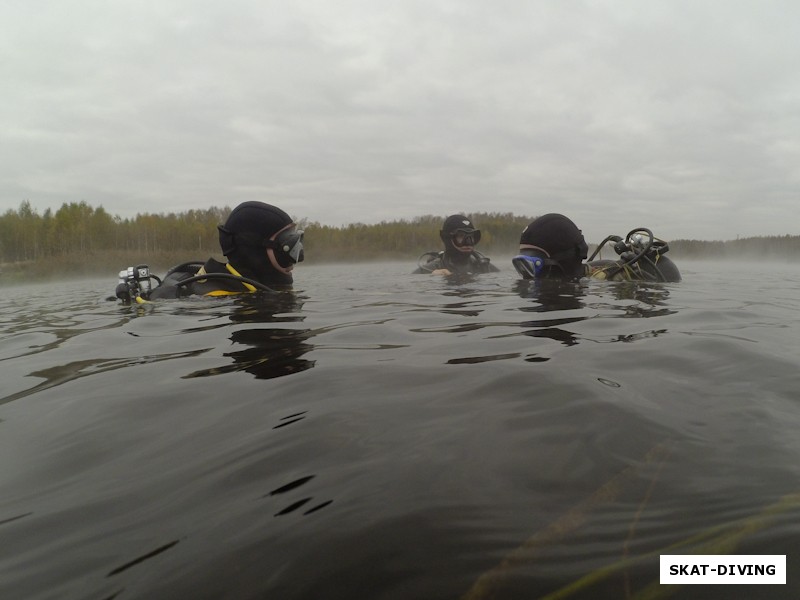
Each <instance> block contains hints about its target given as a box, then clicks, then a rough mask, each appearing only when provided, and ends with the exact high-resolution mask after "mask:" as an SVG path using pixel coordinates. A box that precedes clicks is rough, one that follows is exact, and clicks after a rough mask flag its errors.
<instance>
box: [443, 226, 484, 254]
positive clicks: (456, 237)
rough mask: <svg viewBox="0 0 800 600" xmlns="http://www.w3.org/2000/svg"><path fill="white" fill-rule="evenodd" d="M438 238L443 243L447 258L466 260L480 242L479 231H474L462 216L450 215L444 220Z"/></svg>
mask: <svg viewBox="0 0 800 600" xmlns="http://www.w3.org/2000/svg"><path fill="white" fill-rule="evenodd" d="M439 237H441V238H442V241H443V242H444V251H445V253H446V254H447V255H448V256H451V257H454V258H458V257H464V258H465V259H466V258H468V257H469V256H470V255H471V254H472V251H473V250H475V246H477V245H478V242H479V241H480V240H481V230H480V229H475V227H474V226H473V225H472V221H470V220H469V219H468V218H467V217H465V216H464V215H450V216H449V217H447V219H445V221H444V225H442V229H441V231H439Z"/></svg>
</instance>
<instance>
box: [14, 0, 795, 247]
mask: <svg viewBox="0 0 800 600" xmlns="http://www.w3.org/2000/svg"><path fill="white" fill-rule="evenodd" d="M798 23H800V2H797V1H796V0H770V1H767V2H755V1H750V0H748V1H740V0H719V1H711V0H663V1H659V0H650V1H648V2H637V1H634V0H625V1H623V0H617V1H610V0H595V1H591V0H549V1H543V0H535V1H525V0H493V1H492V2H487V1H485V0H453V1H450V0H435V1H434V2H431V1H429V0H395V1H381V0H337V1H336V2H331V1H330V0H291V1H281V2H277V1H268V0H252V1H251V0H227V1H225V2H221V1H219V0H208V1H202V0H146V1H145V0H126V1H122V0H43V1H37V0H2V2H0V136H1V137H0V212H5V211H6V210H8V209H17V208H18V207H19V205H20V203H21V202H22V201H23V200H29V201H30V203H31V205H32V206H33V207H34V208H35V209H36V210H38V211H39V212H40V213H41V212H43V211H44V210H45V209H46V208H53V209H57V208H58V207H59V206H61V204H62V203H64V202H78V201H82V200H84V201H86V202H88V203H89V204H91V205H93V206H99V205H102V206H103V207H104V208H105V209H106V210H107V211H108V212H110V213H112V214H117V215H120V216H123V217H128V216H133V215H135V214H136V213H138V212H171V211H184V210H188V209H190V208H207V207H209V206H212V205H216V206H224V205H229V206H234V205H236V204H237V203H238V202H241V201H244V200H263V201H265V202H270V203H273V204H276V205H278V206H280V207H282V208H283V209H284V210H286V211H287V212H289V213H290V214H291V215H293V216H295V217H298V218H302V217H305V218H308V219H309V220H312V221H320V222H323V223H328V224H333V225H341V224H344V223H350V222H364V223H376V222H379V221H382V220H393V219H398V218H411V217H414V216H418V215H425V214H433V215H442V216H444V215H447V214H451V213H456V212H467V213H469V212H472V211H476V212H477V211H482V212H495V211H498V212H513V213H515V214H519V215H538V214H544V213H546V212H562V213H564V214H566V215H568V216H569V217H571V218H572V219H573V220H574V221H575V222H576V223H577V224H578V226H579V227H581V228H582V229H583V230H584V233H585V234H586V237H587V239H588V240H589V241H594V242H598V241H600V239H602V238H603V237H605V236H606V235H607V234H610V233H616V234H620V235H624V234H625V233H627V231H628V230H629V229H632V228H634V227H637V226H647V227H650V228H651V229H653V230H654V233H656V235H659V236H661V237H664V238H667V239H676V238H700V239H732V238H735V237H736V236H737V235H740V236H749V235H775V234H787V233H788V234H793V235H797V234H800V216H798V215H800V202H798V200H800V35H799V34H798ZM477 224H478V226H480V223H479V222H478V223H477Z"/></svg>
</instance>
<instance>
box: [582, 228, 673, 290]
mask: <svg viewBox="0 0 800 600" xmlns="http://www.w3.org/2000/svg"><path fill="white" fill-rule="evenodd" d="M609 242H613V243H614V246H613V248H614V252H616V253H617V254H618V255H619V257H620V260H619V261H615V262H614V263H613V265H609V266H604V267H602V270H603V271H605V272H606V278H607V279H611V278H613V277H614V276H615V275H617V274H618V273H622V272H625V273H627V274H629V275H634V277H633V279H644V280H649V281H680V279H681V277H680V273H679V272H678V270H677V267H675V265H674V264H673V263H672V261H670V260H669V259H668V258H666V257H664V254H666V253H667V251H669V244H667V242H665V241H664V240H661V239H659V238H657V237H655V236H653V232H652V231H650V230H649V229H647V228H646V227H637V228H636V229H633V230H631V231H629V232H628V235H626V236H625V238H624V239H623V238H621V237H619V236H618V235H609V236H608V237H607V238H606V239H604V240H603V241H602V242H600V244H598V246H597V249H596V250H595V251H594V252H593V253H592V255H591V256H590V257H589V262H591V261H592V260H594V257H595V256H597V255H598V254H599V252H600V250H601V249H602V248H603V246H605V245H606V244H607V243H609ZM659 263H661V264H659Z"/></svg>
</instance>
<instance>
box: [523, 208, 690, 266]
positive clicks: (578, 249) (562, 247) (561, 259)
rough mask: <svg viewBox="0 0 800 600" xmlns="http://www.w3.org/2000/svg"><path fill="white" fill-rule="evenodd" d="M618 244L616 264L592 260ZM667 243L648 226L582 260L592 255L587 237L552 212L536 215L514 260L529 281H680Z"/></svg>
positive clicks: (615, 239) (613, 239)
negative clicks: (586, 278)
mask: <svg viewBox="0 0 800 600" xmlns="http://www.w3.org/2000/svg"><path fill="white" fill-rule="evenodd" d="M608 242H613V243H614V251H615V252H616V253H617V254H618V255H619V258H618V259H617V260H608V259H606V260H594V258H595V256H597V255H598V254H599V252H600V250H601V249H602V248H603V246H605V245H606V243H608ZM668 250H669V245H668V244H667V243H666V242H665V241H663V240H660V239H658V238H656V237H655V236H653V232H652V231H650V230H649V229H647V228H645V227H639V228H637V229H634V230H632V231H631V232H629V233H628V235H627V236H625V238H624V239H623V238H621V237H619V236H616V235H610V236H608V237H607V238H606V239H604V240H603V241H602V242H601V243H600V244H599V245H598V246H597V249H596V250H595V251H594V252H593V253H592V255H591V256H590V257H589V260H588V262H583V261H584V260H585V259H586V256H587V254H588V251H589V247H588V245H587V244H586V240H584V238H583V233H582V232H581V230H580V229H578V227H577V225H575V223H573V222H572V221H571V220H570V219H568V218H567V217H565V216H564V215H560V214H557V213H549V214H546V215H543V216H541V217H538V218H537V219H535V220H534V221H533V222H531V223H530V224H529V225H528V226H527V227H526V228H525V229H524V230H523V231H522V236H521V237H520V240H519V255H517V256H515V257H514V258H513V259H511V262H512V264H513V265H514V268H515V269H516V270H517V272H518V273H519V274H520V275H522V277H524V278H525V279H559V280H562V281H577V280H579V279H580V278H582V277H589V278H592V279H600V280H610V281H663V282H674V281H680V280H681V274H680V271H678V267H677V266H676V265H675V263H674V262H672V261H671V260H670V259H669V258H667V257H666V256H664V254H666V252H667V251H668Z"/></svg>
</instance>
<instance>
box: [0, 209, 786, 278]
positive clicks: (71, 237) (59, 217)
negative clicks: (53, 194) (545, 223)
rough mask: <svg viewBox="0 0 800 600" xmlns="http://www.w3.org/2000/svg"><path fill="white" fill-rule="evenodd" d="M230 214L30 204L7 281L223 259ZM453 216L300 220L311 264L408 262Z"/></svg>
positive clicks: (19, 217) (484, 242) (490, 245)
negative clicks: (126, 214)
mask: <svg viewBox="0 0 800 600" xmlns="http://www.w3.org/2000/svg"><path fill="white" fill-rule="evenodd" d="M230 210H231V209H230V208H229V207H224V208H217V207H211V208H208V209H205V210H190V211H187V212H183V213H168V214H138V215H136V217H135V218H131V219H122V218H120V217H118V216H112V215H110V214H109V213H108V212H106V211H105V209H103V207H102V206H100V207H97V208H94V207H92V206H89V205H88V204H87V203H86V202H79V203H75V202H73V203H69V204H63V205H62V206H61V208H59V209H58V210H57V211H55V212H53V211H51V210H50V209H48V210H46V211H45V212H44V213H43V214H39V213H38V212H37V211H36V210H35V209H33V208H32V207H31V205H30V203H29V202H27V201H26V202H23V203H22V204H21V205H20V207H19V209H18V210H16V211H15V210H9V211H7V212H6V213H5V214H3V215H2V216H0V269H2V276H1V277H0V281H14V280H16V281H21V280H31V279H43V278H47V277H59V276H67V275H69V276H74V275H81V276H93V275H97V276H106V275H107V274H108V273H113V274H116V273H117V272H118V271H119V270H120V269H122V268H124V267H127V266H129V265H133V264H139V263H146V264H149V265H151V267H152V268H153V269H154V270H164V269H166V268H168V267H169V266H171V265H173V264H177V263H180V262H184V261H186V260H205V259H206V258H207V257H208V256H217V257H218V258H220V252H219V242H218V237H217V225H218V224H219V223H223V222H224V221H225V219H226V218H227V216H228V214H229V213H230ZM444 216H445V215H438V216H433V215H426V216H421V217H416V218H414V219H411V220H399V221H388V222H387V221H384V222H381V223H377V224H374V225H364V224H360V223H357V224H351V225H346V226H343V227H331V226H328V225H321V224H319V223H315V222H308V221H306V220H301V222H300V226H301V227H302V228H303V229H305V230H306V232H307V233H306V240H305V245H306V249H307V256H308V260H309V263H321V262H349V261H364V260H409V261H412V262H413V261H415V260H416V259H417V257H418V256H419V255H420V254H421V253H422V252H424V251H427V250H438V249H439V248H440V247H441V241H440V240H439V228H440V227H441V224H442V219H443V218H444ZM471 217H472V218H473V219H474V220H475V222H476V223H477V224H478V226H479V227H480V229H481V233H482V238H481V246H480V247H481V250H482V251H484V252H485V253H486V254H488V255H490V256H491V255H493V254H494V255H510V254H513V253H514V252H515V250H516V248H517V245H518V243H519V235H520V232H521V231H522V229H523V228H524V227H525V225H527V224H528V223H529V222H530V221H531V220H532V219H533V217H530V216H515V215H513V214H511V213H473V214H472V215H471ZM670 248H671V249H670V256H672V257H673V258H674V259H677V260H680V259H682V258H689V259H704V258H740V257H743V256H749V257H751V258H754V257H765V258H782V257H788V256H793V252H792V251H795V250H797V249H798V248H800V236H788V235H787V236H778V237H755V238H743V239H737V240H731V241H727V242H709V241H697V240H671V241H670Z"/></svg>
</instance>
